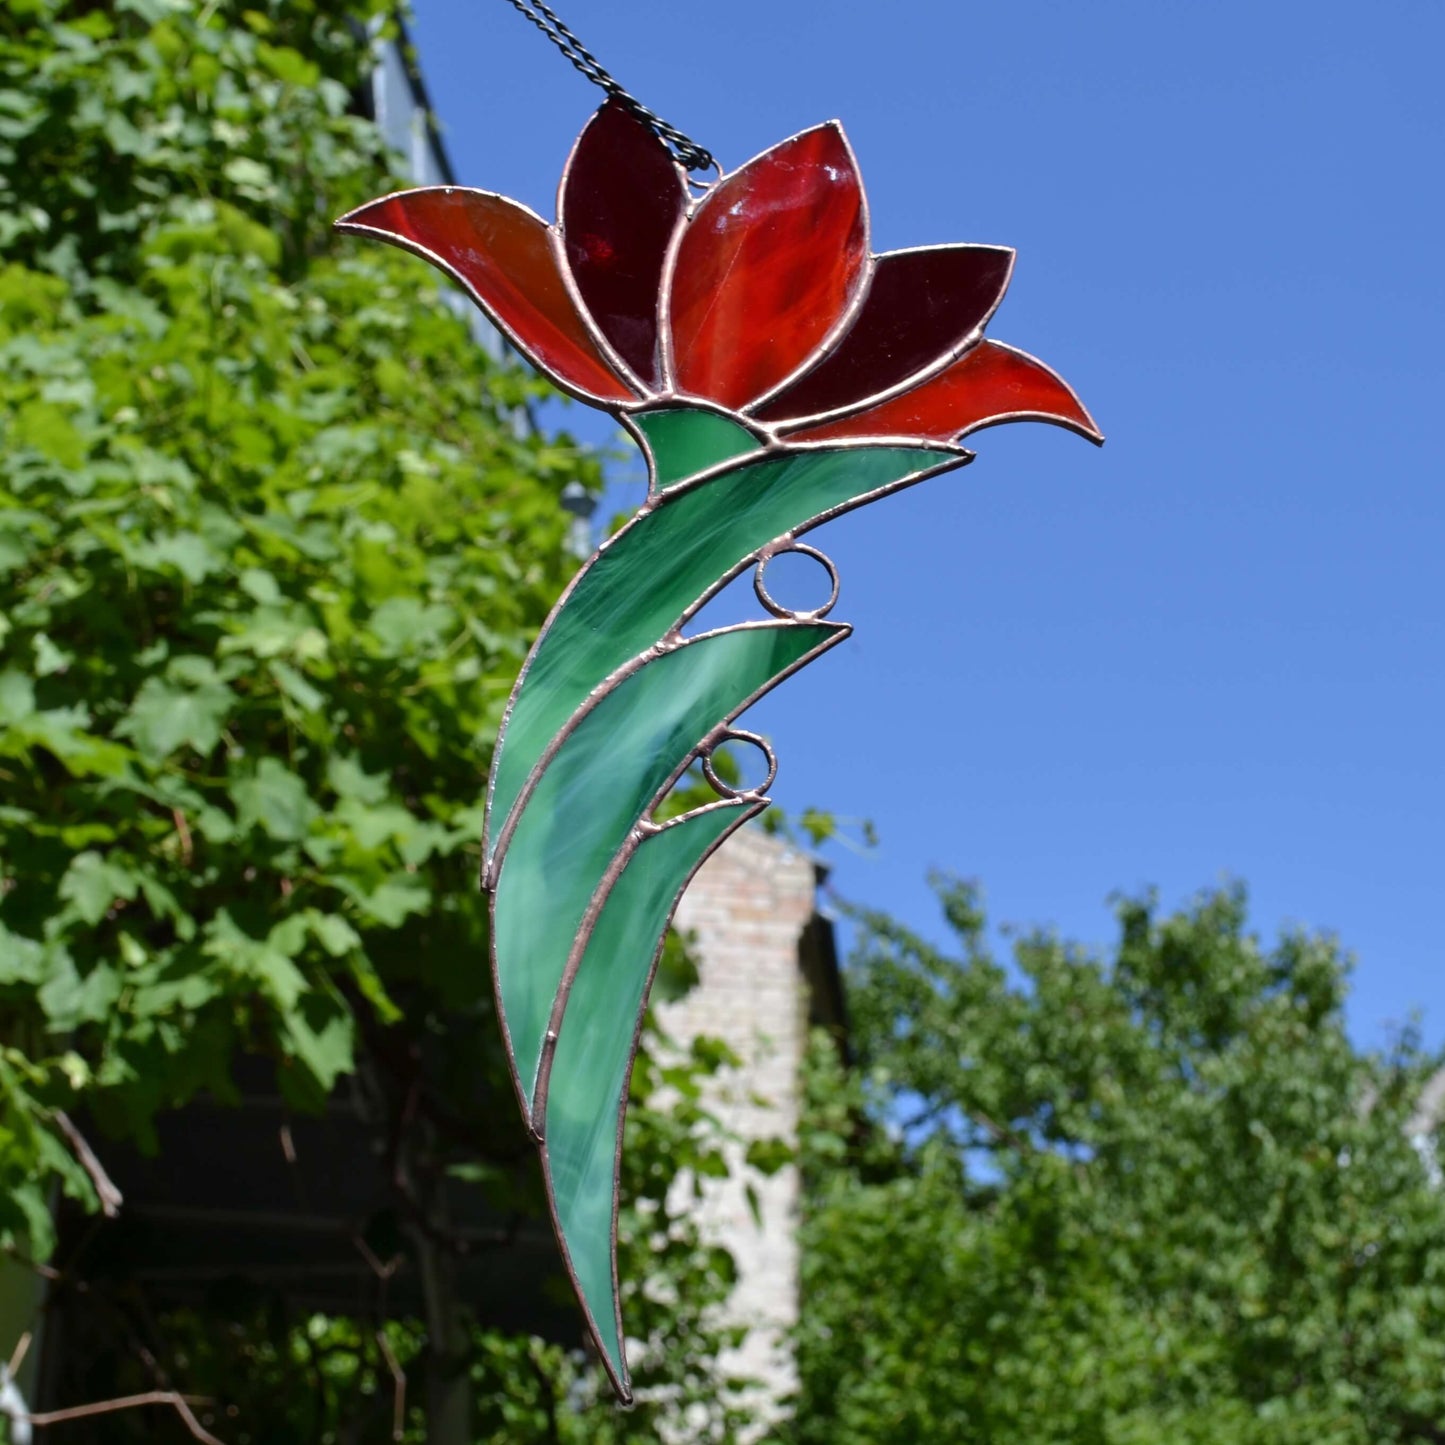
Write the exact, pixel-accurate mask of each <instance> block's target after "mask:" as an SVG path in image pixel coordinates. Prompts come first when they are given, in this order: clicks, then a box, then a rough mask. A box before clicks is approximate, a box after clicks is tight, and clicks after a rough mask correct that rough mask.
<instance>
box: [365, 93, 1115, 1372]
mask: <svg viewBox="0 0 1445 1445" xmlns="http://www.w3.org/2000/svg"><path fill="white" fill-rule="evenodd" d="M337 225H338V226H339V227H340V228H341V229H342V230H345V231H350V232H354V233H356V234H358V235H363V236H374V237H378V238H380V239H382V240H386V241H390V242H392V243H394V244H396V245H399V246H404V247H406V248H407V249H408V250H411V251H414V252H416V253H417V254H418V255H420V256H423V257H425V258H426V259H427V260H429V261H431V262H432V263H433V264H435V265H437V266H439V267H441V268H442V269H443V270H444V271H446V272H447V273H448V274H450V275H451V276H453V277H454V278H455V279H456V280H458V281H459V282H460V283H461V284H462V285H463V286H464V287H466V289H467V290H468V291H469V292H470V293H471V295H472V297H473V298H474V299H475V300H476V302H477V303H478V304H479V305H480V306H481V307H482V308H483V309H484V310H485V311H486V312H487V314H488V315H489V316H490V317H491V318H492V320H493V321H494V322H495V323H496V324H497V326H498V327H500V328H501V330H502V331H503V332H504V333H505V334H506V335H507V336H508V337H509V338H510V339H511V340H512V342H513V343H514V344H515V345H516V346H517V348H518V349H519V350H520V351H521V352H522V353H523V354H524V355H525V356H527V357H528V358H529V359H530V360H531V361H532V362H533V364H534V365H536V366H537V367H538V368H539V369H540V370H541V371H543V372H545V373H546V374H547V375H548V376H549V377H551V378H552V380H553V381H555V382H556V383H557V385H558V386H560V387H562V388H563V389H564V390H565V391H568V392H570V393H571V394H572V395H573V396H576V397H578V398H580V399H581V400H582V401H585V402H588V403H590V404H591V405H594V406H598V407H601V408H603V409H604V410H606V411H609V412H611V413H612V414H613V415H614V416H615V417H617V418H618V420H619V421H620V422H621V423H622V424H623V425H624V426H626V427H627V429H628V430H629V431H630V432H631V433H632V435H633V436H634V437H635V438H636V439H637V441H638V442H639V444H640V445H641V447H642V450H643V452H644V454H645V455H646V457H647V462H648V468H649V476H650V486H649V492H648V497H647V499H646V501H645V502H644V503H643V505H642V506H641V507H640V508H639V509H638V511H637V513H636V514H635V515H634V516H633V517H632V519H631V520H630V521H629V522H628V524H627V525H626V526H625V527H624V528H623V529H622V530H621V531H619V532H618V533H617V534H616V535H615V536H613V537H612V538H610V539H609V540H608V541H607V542H605V543H604V544H603V545H602V546H601V547H599V548H598V550H597V551H596V553H594V554H593V556H592V557H591V558H590V559H589V560H588V562H587V563H586V564H585V565H584V566H583V567H582V569H581V571H579V573H578V574H577V576H576V578H575V579H574V580H573V582H572V584H571V586H570V587H569V589H568V591H567V592H566V594H565V595H564V596H563V598H562V600H561V601H560V602H559V603H558V604H557V606H556V608H555V609H554V610H553V612H552V615H551V617H550V618H549V619H548V621H547V624H546V626H545V627H544V628H543V630H542V633H541V635H540V637H539V638H538V639H537V643H536V645H535V646H534V647H533V649H532V652H531V655H530V656H529V657H528V659H527V663H526V666H525V667H524V668H523V671H522V675H521V677H520V678H519V679H518V681H517V685H516V688H515V689H514V691H513V693H512V698H511V701H510V703H509V704H508V708H507V713H506V718H505V721H504V723H503V727H502V732H501V736H500V737H499V739H498V741H497V746H496V751H495V755H494V758H493V762H492V773H491V779H490V782H489V785H488V793H487V822H486V838H485V843H484V863H483V873H482V885H483V887H484V888H486V889H487V890H488V892H489V893H490V895H491V916H492V972H493V980H494V985H495V989H496V996H497V1004H498V1010H499V1013H500V1016H501V1019H502V1024H503V1029H504V1032H505V1035H506V1043H507V1050H508V1055H509V1057H510V1060H511V1064H512V1070H513V1077H514V1080H515V1082H516V1087H517V1097H518V1100H519V1102H520V1104H521V1107H522V1111H523V1114H524V1115H525V1117H526V1119H527V1122H528V1125H529V1127H530V1129H531V1131H532V1134H533V1136H534V1138H535V1139H536V1141H537V1144H538V1147H539V1150H540V1154H541V1160H542V1168H543V1175H544V1178H545V1181H546V1186H547V1192H548V1198H549V1201H550V1203H551V1207H552V1212H553V1219H554V1223H555V1225H556V1229H557V1237H558V1241H559V1243H560V1245H561V1248H562V1253H563V1257H564V1259H565V1262H566V1265H567V1268H568V1271H569V1273H570V1275H571V1277H572V1280H573V1283H574V1285H575V1287H576V1289H577V1295H578V1299H579V1301H580V1303H581V1305H582V1309H583V1312H584V1314H585V1315H586V1318H587V1323H588V1327H589V1329H590V1330H591V1332H592V1335H593V1337H594V1339H595V1341H596V1344H597V1347H598V1349H599V1351H600V1353H601V1356H602V1359H603V1362H604V1364H605V1366H606V1369H607V1372H608V1374H609V1376H610V1377H611V1379H612V1382H613V1384H614V1386H615V1387H616V1389H617V1392H618V1394H619V1396H621V1397H622V1398H623V1399H624V1400H625V1399H628V1398H630V1384H629V1379H628V1370H627V1360H626V1354H625V1349H624V1335H623V1322H622V1315H621V1304H620V1295H619V1289H618V1281H617V1273H616V1230H617V1176H618V1162H619V1158H620V1151H621V1147H622V1123H623V1118H624V1112H625V1108H626V1100H627V1084H628V1079H629V1076H630V1072H631V1068H632V1060H633V1056H634V1054H635V1051H636V1047H637V1035H638V1030H639V1028H640V1026H641V1017H642V1011H643V1008H644V1006H645V1001H646V998H647V992H648V988H649V986H650V984H651V979H652V974H653V971H654V969H655V968H656V964H657V957H658V954H659V951H660V949H661V943H662V938H663V935H664V933H665V931H666V928H667V925H668V922H669V920H670V919H671V917H672V913H673V910H674V908H675V907H676V905H677V902H678V899H679V898H680V896H681V894H682V891H683V889H684V888H685V887H686V886H687V883H688V881H689V879H690V878H691V877H692V875H693V873H695V872H696V870H697V869H698V868H699V867H700V866H701V864H702V863H703V861H704V860H705V859H706V858H707V857H708V855H709V854H710V853H711V852H712V851H713V850H714V849H715V848H717V846H718V845H719V844H720V843H721V842H722V841H723V840H724V839H725V838H726V837H727V836H728V835H729V834H731V833H732V832H734V831H735V830H736V829H737V828H738V827H740V826H741V825H742V824H743V823H744V822H746V821H747V820H748V819H749V818H752V817H755V816H756V815H757V814H758V813H760V812H761V811H762V810H763V809H764V808H765V807H766V806H767V805H768V801H769V799H768V798H767V796H766V789H767V787H768V786H769V785H770V783H771V774H772V771H773V760H772V757H771V754H770V753H769V779H768V781H767V782H765V783H763V784H761V785H759V786H757V787H754V788H742V789H736V790H734V789H728V788H726V787H724V786H722V785H721V784H720V783H717V781H716V777H715V774H713V772H712V770H711V768H708V769H707V772H708V775H709V776H710V778H712V779H713V781H714V786H715V787H716V788H717V789H718V791H719V794H720V796H719V798H718V800H717V801H716V802H714V803H710V804H708V805H706V806H703V807H699V808H696V809H694V810H693V811H691V812H689V813H686V814H684V815H683V816H681V817H677V818H673V819H671V820H670V821H668V822H666V823H662V824H659V823H657V822H656V821H655V820H654V813H655V811H656V809H657V807H658V805H659V803H660V802H661V800H662V799H663V798H664V797H665V796H666V795H667V793H668V792H669V791H670V790H671V789H672V787H673V786H674V784H676V783H677V781H678V779H679V778H681V777H682V775H683V774H684V773H685V772H686V771H687V770H688V768H689V767H691V766H692V765H693V764H694V763H695V762H699V761H701V762H704V763H706V762H707V760H708V759H709V758H710V757H711V755H712V752H713V750H714V749H715V748H717V747H719V746H720V745H721V744H722V743H724V742H725V741H727V740H728V739H729V738H731V737H734V736H738V735H739V734H738V730H737V729H736V728H735V726H734V723H735V720H736V719H737V717H738V715H739V714H740V713H741V712H743V711H744V710H745V709H746V708H747V707H748V706H749V705H750V704H751V703H753V702H754V701H756V699H757V698H758V697H760V696H761V695H762V694H763V693H764V692H766V691H767V690H768V689H769V688H771V687H774V686H776V684H777V683H779V682H780V681H782V679H783V678H785V677H787V676H788V675H789V674H790V673H792V672H794V671H796V670H797V669H798V668H800V667H803V666H805V665H806V664H807V663H808V662H810V661H812V659H813V658H815V657H818V656H819V655H820V654H821V653H823V652H825V651H827V649H828V648H830V647H833V646H836V645H837V644H838V643H840V642H841V641H842V640H843V639H844V638H845V637H847V635H848V633H849V631H850V630H851V629H850V628H849V626H848V625H847V624H846V623H839V622H833V621H830V620H828V614H829V612H830V611H831V608H832V606H833V603H834V601H835V600H836V594H837V588H836V574H835V573H833V572H832V568H831V565H830V564H828V565H829V573H830V580H831V581H832V582H833V584H834V586H833V595H832V596H831V597H830V598H829V599H828V601H827V602H826V604H825V605H823V606H822V607H819V608H816V609H813V610H811V611H789V610H788V609H786V608H783V607H781V606H779V605H778V604H777V603H776V602H775V601H774V600H773V599H772V597H771V596H770V595H769V594H768V593H767V592H766V588H765V586H764V584H763V580H762V573H763V571H764V569H765V568H766V565H767V561H768V559H769V558H770V557H771V556H773V555H775V554H776V553H778V552H780V551H789V550H804V547H803V544H801V543H798V542H797V540H796V539H797V538H798V537H799V536H800V535H801V534H803V533H805V532H807V531H808V530H809V529H811V528H813V527H816V526H818V525H819V524H820V523H822V522H824V521H827V520H828V519H829V518H830V517H834V516H837V515H838V514H839V513H840V512H844V511H847V510H849V509H850V508H853V507H857V506H861V505H862V504H863V503H865V502H871V501H873V500H875V499H877V498H879V497H882V496H885V495H887V494H888V493H890V492H894V491H897V490H899V489H900V488H902V487H906V486H911V485H912V484H913V483H914V482H918V481H922V480H923V479H925V478H927V477H933V476H937V475H940V474H941V473H943V472H947V471H952V470H953V469H955V468H957V467H960V466H962V465H963V464H964V463H966V462H968V461H971V460H972V456H973V454H972V453H971V452H969V451H967V450H966V449H965V448H964V447H962V446H961V445H960V444H959V443H960V439H961V438H962V437H964V436H966V435H968V434H969V433H970V432H973V431H977V430H978V429H979V428H981V427H985V426H993V425H996V424H998V423H1000V422H1006V421H1022V420H1029V419H1032V420H1039V421H1048V422H1054V423H1056V424H1057V425H1059V426H1064V427H1068V428H1070V429H1071V430H1073V431H1076V432H1078V433H1080V434H1081V435H1083V436H1086V437H1089V438H1090V439H1091V440H1093V441H1101V440H1102V438H1101V436H1100V434H1099V431H1098V429H1097V427H1096V426H1095V425H1094V422H1093V420H1092V418H1091V417H1090V416H1089V414H1088V412H1087V411H1085V409H1084V407H1083V405H1082V404H1081V403H1080V402H1079V400H1078V398H1077V397H1076V396H1075V395H1074V393H1073V392H1072V391H1071V390H1070V389H1069V387H1068V386H1067V385H1065V383H1064V382H1063V381H1062V380H1060V378H1059V377H1058V376H1056V375H1055V374H1054V373H1053V372H1052V371H1050V370H1049V368H1048V367H1046V366H1045V365H1044V364H1043V363H1042V362H1040V361H1036V360H1035V359H1034V358H1033V357H1031V356H1028V355H1026V354H1025V353H1023V352H1021V351H1017V350H1015V349H1014V348H1012V347H1009V346H1005V345H1003V344H1002V343H1000V342H996V341H991V340H988V339H985V337H984V335H983V328H984V326H985V325H986V324H987V322H988V320H989V319H990V317H991V316H992V315H993V312H994V310H995V309H996V307H997V306H998V303H999V301H1000V300H1001V299H1002V297H1003V293H1004V290H1005V288H1006V287H1007V285H1008V281H1009V275H1010V272H1011V270H1012V266H1013V252H1012V251H1011V250H1009V249H1007V248H1006V247H1000V246H974V245H957V246H930V247H922V248H919V249H916V250H908V251H895V252H891V253H889V254H886V255H882V256H875V255H873V254H871V252H870V251H869V247H868V208H867V203H866V201H865V199H864V195H863V190H862V186H861V184H860V182H859V178H858V173H857V168H856V166H855V164H854V160H853V155H852V152H851V150H850V149H849V146H848V142H847V139H846V137H845V136H844V134H843V130H842V128H841V126H839V125H837V124H836V123H829V124H827V125H821V126H817V127H815V128H814V129H812V130H809V131H805V132H803V133H802V134H801V135H798V136H794V137H793V138H792V139H791V140H786V141H784V142H783V143H782V144H781V145H778V146H775V147H773V149H771V150H769V151H766V152H764V153H763V154H762V155H760V156H758V157H756V158H755V159H753V160H751V161H749V162H748V163H747V164H746V165H744V166H742V167H740V168H739V169H738V170H736V171H733V172H732V173H730V174H727V175H724V176H722V177H721V178H720V179H718V180H717V181H716V182H715V183H714V184H713V185H712V186H711V187H710V188H708V189H707V190H706V191H705V192H704V193H703V194H702V195H701V196H700V197H698V198H696V199H693V198H692V195H691V192H690V190H689V186H688V182H687V177H686V175H685V173H684V172H683V171H682V169H681V168H680V167H679V166H678V165H677V164H676V162H675V161H674V159H673V157H672V154H671V152H670V151H669V150H668V149H667V147H666V146H665V145H664V144H663V143H662V142H661V141H660V140H659V139H658V138H657V137H656V136H655V135H654V134H653V133H652V131H650V130H649V129H648V128H647V127H646V126H644V125H643V124H642V123H641V122H639V121H638V120H636V119H634V118H633V116H632V115H631V114H630V113H629V112H628V110H627V109H625V108H624V107H623V106H622V105H621V104H620V103H618V102H616V101H609V102H608V103H607V104H605V105H604V106H603V107H602V108H601V109H600V110H599V111H598V112H597V113H596V114H595V115H594V116H593V118H592V119H591V120H590V121H589V122H588V124H587V126H586V128H585V129H584V130H583V132H582V135H581V136H580V137H579V139H578V141H577V144H576V147H575V148H574V150H573V153H572V156H571V158H570V159H569V161H568V163H567V166H566V168H565V170H564V172H563V176H562V184H561V189H560V192H559V198H558V221H557V223H556V224H555V225H551V226H549V225H548V224H547V223H546V222H544V221H543V220H542V219H541V218H540V217H538V216H536V215H534V214H533V213H532V212H531V211H529V210H527V209H526V207H524V206H521V205H518V204H517V203H516V202H515V201H510V200H508V199H507V198H506V197H504V196H498V195H494V194H492V193H490V192H487V191H478V190H469V189H465V188H462V187H455V186H445V187H427V188H423V189H420V190H413V191H404V192H401V193H400V194H397V195H392V196H386V197H383V198H382V199H380V200H377V201H373V202H371V203H369V204H368V205H365V206H362V207H360V208H359V209H358V210H355V211H353V212H351V213H350V214H349V215H348V216H346V217H344V218H343V219H342V220H340V221H338V222H337ZM807 550H808V551H809V552H810V553H811V549H807ZM812 555H820V554H816V553H813V554H812ZM824 560H825V562H826V559H824ZM748 568H756V569H757V570H758V576H757V584H758V590H759V597H760V599H762V600H763V602H764V604H765V606H766V609H767V611H768V612H769V613H770V616H769V617H768V618H767V620H764V621H756V622H744V623H739V624H737V625H735V626H730V627H721V628H717V629H716V630H713V631H709V632H704V633H702V634H700V635H696V636H686V637H685V636H683V634H682V629H683V628H684V626H685V625H686V624H687V623H688V622H689V620H690V619H691V618H692V617H693V616H694V615H695V614H696V613H697V611H698V610H699V608H701V607H702V605H703V604H704V603H705V602H706V601H707V600H708V599H709V598H710V597H712V596H713V595H714V594H715V593H716V592H717V591H719V590H720V589H721V588H722V587H723V586H725V585H726V584H727V583H728V582H729V581H731V580H732V579H733V578H734V577H737V576H738V575H740V574H741V573H742V572H744V571H746V570H747V569H748ZM757 741H759V742H760V745H761V746H763V747H764V749H765V750H766V744H765V743H761V740H757Z"/></svg>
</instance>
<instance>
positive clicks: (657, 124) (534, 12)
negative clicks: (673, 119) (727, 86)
mask: <svg viewBox="0 0 1445 1445" xmlns="http://www.w3.org/2000/svg"><path fill="white" fill-rule="evenodd" d="M507 3H508V4H509V5H510V6H511V7H512V8H513V9H514V10H516V11H518V12H520V13H521V14H522V15H525V16H526V17H527V19H528V20H530V21H531V22H532V24H533V25H535V26H536V27H537V29H538V30H540V31H541V32H542V34H543V35H545V36H546V37H547V39H548V40H550V41H551V42H552V44H553V45H555V46H556V47H557V49H558V50H560V51H561V52H562V54H563V55H565V56H566V57H567V59H568V60H570V61H571V62H572V64H573V65H574V66H576V68H577V69H578V70H580V71H581V72H582V74H583V75H585V76H586V77H587V79H588V80H590V81H591V82H592V84H593V85H597V86H600V87H601V88H602V89H603V90H605V91H606V92H607V94H608V95H610V96H611V97H612V98H613V100H615V101H617V103H618V104H619V105H622V106H624V107H626V109H627V110H629V111H630V112H631V113H632V114H633V115H635V116H636V117H637V119H638V120H640V121H641V122H642V123H643V125H645V126H646V127H647V128H648V130H650V131H651V132H652V133H653V135H655V136H656V137H657V138H658V139H659V140H660V141H662V142H663V144H664V145H667V146H669V147H671V149H672V153H673V154H674V155H675V156H676V157H677V159H678V162H679V163H680V164H681V165H682V166H683V167H684V168H685V169H687V170H690V171H710V170H712V169H713V168H714V167H715V166H716V165H717V162H716V161H715V160H714V159H713V156H712V152H711V151H709V150H704V149H703V147H702V146H700V145H698V143H697V142H696V141H695V140H693V139H692V138H691V137H690V136H687V135H684V134H683V132H682V131H680V130H678V128H677V127H676V126H675V125H669V124H668V123H667V122H666V121H665V120H663V118H662V117H661V116H660V115H658V114H657V113H656V112H655V111H651V110H648V108H647V107H646V106H645V105H643V103H642V102H641V101H640V100H638V98H637V97H636V96H635V95H629V94H628V93H627V91H625V90H624V89H623V88H622V85H621V83H620V82H618V81H616V80H614V79H613V78H612V76H611V75H609V74H608V73H607V71H605V70H604V69H603V68H602V65H601V63H600V62H599V61H598V59H597V57H596V56H595V55H593V54H592V52H591V51H590V50H588V48H587V47H586V46H585V45H583V43H582V42H581V41H580V40H578V38H577V37H576V36H575V35H573V33H572V32H571V31H570V30H569V29H568V28H567V27H566V26H565V25H564V24H563V23H562V22H561V20H559V19H558V18H557V15H556V13H555V12H554V11H553V10H552V8H551V6H549V5H547V4H545V3H544V0H507Z"/></svg>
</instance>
